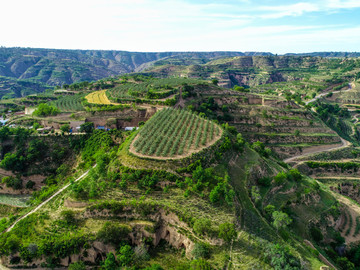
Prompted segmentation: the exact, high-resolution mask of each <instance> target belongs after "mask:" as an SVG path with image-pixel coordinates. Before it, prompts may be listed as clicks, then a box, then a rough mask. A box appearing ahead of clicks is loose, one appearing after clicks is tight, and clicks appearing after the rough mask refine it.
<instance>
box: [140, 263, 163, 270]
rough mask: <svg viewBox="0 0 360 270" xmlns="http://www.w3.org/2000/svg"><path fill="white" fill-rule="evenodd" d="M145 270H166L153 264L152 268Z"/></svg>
mask: <svg viewBox="0 0 360 270" xmlns="http://www.w3.org/2000/svg"><path fill="white" fill-rule="evenodd" d="M144 270H164V268H162V267H161V266H160V265H158V264H152V265H151V266H149V267H146V268H144Z"/></svg>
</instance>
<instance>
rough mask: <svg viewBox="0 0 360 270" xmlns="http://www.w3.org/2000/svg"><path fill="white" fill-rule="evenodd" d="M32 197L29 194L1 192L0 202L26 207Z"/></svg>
mask: <svg viewBox="0 0 360 270" xmlns="http://www.w3.org/2000/svg"><path fill="white" fill-rule="evenodd" d="M29 198H30V196H28V195H9V194H0V204H6V205H11V206H17V207H26V201H27V200H28V199H29Z"/></svg>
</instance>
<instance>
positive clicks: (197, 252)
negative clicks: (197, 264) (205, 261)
mask: <svg viewBox="0 0 360 270" xmlns="http://www.w3.org/2000/svg"><path fill="white" fill-rule="evenodd" d="M210 253H211V249H210V245H209V244H208V243H196V244H195V246H194V249H193V251H192V255H193V256H194V258H195V259H199V258H209V257H210Z"/></svg>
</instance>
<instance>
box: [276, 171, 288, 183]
mask: <svg viewBox="0 0 360 270" xmlns="http://www.w3.org/2000/svg"><path fill="white" fill-rule="evenodd" d="M286 179H287V175H286V173H285V172H279V173H278V174H277V175H276V176H275V177H274V182H275V184H276V185H281V184H283V183H285V181H286Z"/></svg>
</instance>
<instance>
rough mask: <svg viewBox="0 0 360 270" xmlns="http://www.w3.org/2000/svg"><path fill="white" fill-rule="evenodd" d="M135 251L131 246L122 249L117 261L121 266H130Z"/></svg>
mask: <svg viewBox="0 0 360 270" xmlns="http://www.w3.org/2000/svg"><path fill="white" fill-rule="evenodd" d="M133 258H134V251H133V249H132V248H131V247H130V246H129V245H124V246H122V247H121V248H120V250H119V254H118V256H117V259H118V261H119V263H120V265H121V266H129V265H130V264H131V263H132V262H133Z"/></svg>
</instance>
